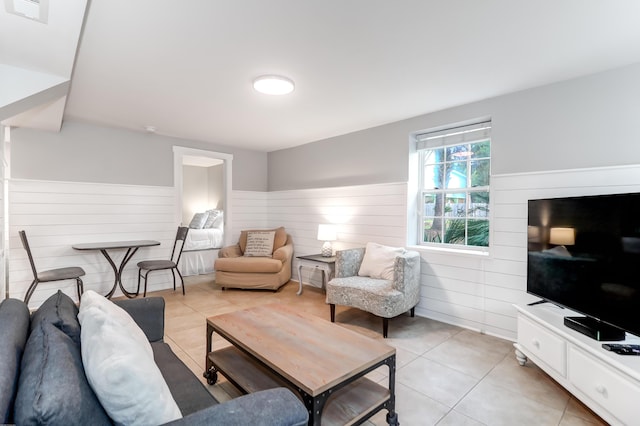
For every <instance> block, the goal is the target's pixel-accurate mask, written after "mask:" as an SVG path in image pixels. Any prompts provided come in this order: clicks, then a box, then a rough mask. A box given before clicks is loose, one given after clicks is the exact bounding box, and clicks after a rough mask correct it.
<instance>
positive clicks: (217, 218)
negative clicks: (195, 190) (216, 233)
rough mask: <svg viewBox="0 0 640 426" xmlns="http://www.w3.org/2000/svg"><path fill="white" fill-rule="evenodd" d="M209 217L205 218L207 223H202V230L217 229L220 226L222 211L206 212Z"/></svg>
mask: <svg viewBox="0 0 640 426" xmlns="http://www.w3.org/2000/svg"><path fill="white" fill-rule="evenodd" d="M207 213H208V214H209V216H207V221H206V222H205V223H204V228H205V229H209V228H219V227H220V225H221V224H222V210H207Z"/></svg>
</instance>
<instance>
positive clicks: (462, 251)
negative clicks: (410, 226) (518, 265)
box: [407, 245, 490, 257]
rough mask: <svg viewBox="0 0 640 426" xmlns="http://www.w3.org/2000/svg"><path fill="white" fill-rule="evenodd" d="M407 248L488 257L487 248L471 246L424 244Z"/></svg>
mask: <svg viewBox="0 0 640 426" xmlns="http://www.w3.org/2000/svg"><path fill="white" fill-rule="evenodd" d="M407 248H408V249H411V250H416V251H422V252H430V253H450V254H456V255H463V256H472V257H489V256H490V254H489V249H488V248H487V249H484V250H482V249H473V248H468V249H465V248H451V247H438V246H426V245H414V246H408V247H407Z"/></svg>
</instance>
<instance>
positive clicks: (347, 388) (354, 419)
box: [204, 304, 398, 425]
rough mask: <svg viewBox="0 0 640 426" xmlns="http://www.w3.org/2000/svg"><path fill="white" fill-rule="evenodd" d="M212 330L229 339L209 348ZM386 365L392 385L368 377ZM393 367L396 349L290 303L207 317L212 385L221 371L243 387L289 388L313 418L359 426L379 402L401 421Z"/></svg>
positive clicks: (316, 421)
mask: <svg viewBox="0 0 640 426" xmlns="http://www.w3.org/2000/svg"><path fill="white" fill-rule="evenodd" d="M214 331H215V332H216V333H218V334H219V335H220V336H222V337H223V338H224V339H226V340H227V341H229V342H230V343H231V344H232V346H225V347H223V348H220V349H217V350H212V336H213V332H214ZM383 365H386V366H387V367H388V374H389V385H388V387H385V386H381V385H380V384H378V383H375V382H373V381H371V380H369V379H368V378H366V377H364V376H365V375H366V374H367V373H369V372H371V371H373V370H375V369H376V368H378V367H380V366H383ZM395 371H396V350H395V348H393V347H391V346H389V345H387V344H385V343H383V342H381V341H379V340H374V339H371V338H369V337H365V336H363V335H361V334H358V333H356V332H353V331H351V330H348V329H346V328H344V327H342V326H340V325H337V324H333V323H331V322H329V321H328V320H324V319H322V318H319V317H316V316H314V315H310V314H306V313H303V312H298V311H296V310H295V309H293V308H291V307H289V306H286V305H282V304H270V305H264V306H259V307H256V308H250V309H244V310H240V311H236V312H232V313H228V314H223V315H217V316H213V317H209V318H207V357H206V371H205V373H204V376H205V377H206V378H207V381H208V382H209V384H214V383H215V382H216V380H217V377H218V373H220V374H222V375H224V376H225V377H226V378H227V379H228V380H229V381H230V382H231V383H233V384H234V385H235V386H236V387H237V388H238V389H240V390H241V391H242V392H244V393H251V392H256V391H259V390H263V389H271V388H274V387H280V386H285V387H288V388H289V389H291V390H292V391H293V392H294V393H297V394H298V395H299V396H300V398H301V400H302V402H304V404H305V406H306V407H307V409H308V410H309V424H311V425H320V424H323V425H347V424H348V425H357V424H361V423H363V422H364V421H366V420H367V419H368V418H370V417H371V416H372V415H373V414H375V413H376V412H378V411H380V410H381V409H386V410H387V411H388V413H387V423H389V424H390V425H398V415H397V413H396V412H395ZM321 422H322V423H321Z"/></svg>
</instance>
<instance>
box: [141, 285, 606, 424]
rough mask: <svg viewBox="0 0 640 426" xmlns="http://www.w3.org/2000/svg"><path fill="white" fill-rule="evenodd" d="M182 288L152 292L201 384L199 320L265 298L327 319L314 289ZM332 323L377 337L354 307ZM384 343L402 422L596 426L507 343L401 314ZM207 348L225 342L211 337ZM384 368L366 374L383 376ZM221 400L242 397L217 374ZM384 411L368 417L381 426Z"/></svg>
mask: <svg viewBox="0 0 640 426" xmlns="http://www.w3.org/2000/svg"><path fill="white" fill-rule="evenodd" d="M185 283H186V292H187V294H186V296H183V295H182V292H181V291H180V289H178V290H177V291H175V292H174V291H173V290H165V291H161V292H155V293H150V294H149V296H162V297H164V299H165V302H166V313H165V316H166V322H165V340H166V342H167V343H169V345H171V347H172V348H173V350H174V352H176V354H177V355H178V356H179V357H180V358H181V359H182V360H183V361H184V362H185V363H186V364H187V366H189V368H190V369H191V370H192V371H193V372H194V373H195V374H196V375H197V376H198V377H200V379H201V380H202V381H203V383H205V384H206V382H205V380H204V378H202V373H203V371H204V362H205V330H206V321H205V319H206V318H207V317H208V316H211V315H217V314H222V313H225V312H232V311H235V310H237V309H243V308H248V307H252V306H257V305H261V304H266V303H287V304H291V305H296V306H297V307H298V308H299V309H300V310H303V311H306V312H309V313H311V314H314V315H318V316H320V317H322V318H326V319H327V320H329V308H328V306H327V305H326V304H325V301H324V292H323V291H322V290H321V289H317V288H313V287H306V286H305V290H304V293H303V294H302V295H301V296H297V295H296V291H297V289H298V285H297V283H296V282H289V283H288V284H287V285H285V286H284V287H282V288H281V289H280V291H278V292H275V293H274V292H268V291H243V290H225V291H223V290H221V289H220V287H219V286H217V285H216V284H215V283H214V280H213V279H212V277H211V276H208V275H201V276H195V277H185ZM336 322H337V323H338V324H340V325H341V326H344V327H347V328H349V329H351V330H355V331H357V332H359V333H362V334H364V335H366V336H370V337H372V338H375V339H382V336H381V331H382V324H381V320H380V319H379V318H377V317H374V316H372V315H369V314H367V313H366V312H362V311H359V310H356V309H349V308H345V307H338V308H337V310H336ZM386 342H387V343H388V344H390V345H392V346H394V347H395V348H396V350H397V367H398V368H397V375H396V410H397V412H398V415H399V420H400V423H401V424H402V425H404V426H412V425H416V426H426V425H440V426H444V425H562V426H569V425H603V424H605V423H604V422H603V421H602V420H601V419H600V418H598V417H597V416H596V415H595V414H593V413H592V412H591V411H589V410H588V409H587V408H586V407H584V406H583V405H582V404H581V403H580V402H578V401H577V400H576V399H575V398H574V397H572V396H571V395H570V394H569V393H568V392H566V391H565V390H564V389H563V388H562V387H561V386H559V385H558V384H557V383H556V382H554V381H553V380H552V379H551V378H549V377H548V376H547V375H545V373H543V372H542V371H541V370H540V369H539V368H538V367H537V366H535V365H534V364H533V363H531V362H530V361H529V362H527V364H526V365H525V366H524V367H521V366H520V365H518V363H517V362H516V359H515V356H514V353H513V345H512V343H511V342H509V341H506V340H502V339H499V338H496V337H492V336H487V335H482V334H479V333H476V332H473V331H470V330H466V329H463V328H460V327H456V326H452V325H448V324H444V323H441V322H438V321H434V320H430V319H426V318H421V317H414V318H411V317H409V316H408V315H407V316H402V317H398V318H396V319H393V320H391V321H390V323H389V338H388V339H386ZM213 344H214V347H219V346H220V345H224V344H226V342H224V341H223V340H222V339H221V338H220V337H217V336H215V335H214V343H213ZM384 369H386V367H383V368H382V369H380V370H379V371H378V370H376V371H373V372H372V373H371V374H370V377H371V378H372V379H373V380H376V381H380V382H385V381H386V380H387V378H386V373H385V372H384ZM208 388H209V390H210V391H211V393H212V394H213V395H214V396H215V397H216V399H218V400H219V401H226V400H228V399H231V398H234V397H237V396H239V395H240V393H239V392H238V391H237V390H236V389H235V387H234V386H233V385H231V384H230V383H229V382H227V381H226V380H224V378H223V377H221V379H220V380H219V381H218V383H216V384H215V385H213V386H208ZM385 414H386V411H383V412H380V413H378V414H376V415H375V416H374V417H372V418H371V419H370V420H369V421H368V422H367V423H365V424H366V425H368V426H371V425H384V424H386V421H385Z"/></svg>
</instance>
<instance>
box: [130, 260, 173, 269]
mask: <svg viewBox="0 0 640 426" xmlns="http://www.w3.org/2000/svg"><path fill="white" fill-rule="evenodd" d="M175 267H176V263H175V262H174V261H172V260H144V261H142V262H138V268H140V269H144V270H145V271H156V270H158V269H171V268H175Z"/></svg>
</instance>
